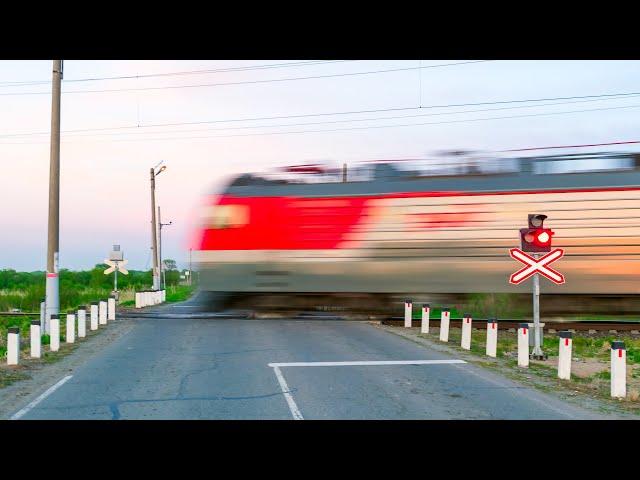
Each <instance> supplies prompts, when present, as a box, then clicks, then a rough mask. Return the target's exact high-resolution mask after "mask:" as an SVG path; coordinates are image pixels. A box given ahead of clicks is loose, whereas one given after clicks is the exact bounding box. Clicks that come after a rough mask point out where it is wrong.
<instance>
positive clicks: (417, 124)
mask: <svg viewBox="0 0 640 480" xmlns="http://www.w3.org/2000/svg"><path fill="white" fill-rule="evenodd" d="M628 108H640V104H638V105H626V106H619V107H603V108H592V109H583V110H569V111H564V112H547V113H531V114H524V115H507V116H500V117H485V118H473V119H459V120H448V121H440V122H421V123H407V124H392V125H374V126H366V127H346V128H336V129H320V130H290V131H280V132H260V133H246V134H229V135H204V136H188V137H164V138H132V139H113V140H106V141H107V142H109V141H110V142H136V141H147V142H148V141H159V140H194V139H207V138H233V137H252V136H271V135H287V134H304V133H326V132H340V131H355V130H372V129H379V128H394V127H416V126H423V125H444V124H453V123H467V122H481V121H487V120H505V119H513V118H528V117H540V116H552V115H568V114H574V113H585V112H595V111H605V110H619V109H628ZM93 141H94V142H95V141H98V142H99V141H100V140H93ZM103 141H104V140H103ZM14 144H15V143H14ZM22 144H28V143H25V142H22Z"/></svg>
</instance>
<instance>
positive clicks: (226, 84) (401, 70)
mask: <svg viewBox="0 0 640 480" xmlns="http://www.w3.org/2000/svg"><path fill="white" fill-rule="evenodd" d="M491 61H493V60H473V61H468V62H457V63H445V64H440V65H424V66H419V67H404V68H389V69H382V70H369V71H366V72H350V73H333V74H327V75H310V76H306V77H286V78H273V79H270V80H245V81H239V82H219V83H201V84H193V85H169V86H164V87H132V88H111V89H108V88H107V89H101V90H70V91H66V92H63V94H65V95H66V94H72V93H112V92H137V91H153V90H171V89H179V88H201V87H221V86H229V85H250V84H260V83H273V82H291V81H296V80H312V79H318V78H335V77H349V76H356V75H372V74H378V73H392V72H404V71H409V70H418V69H422V68H440V67H451V66H456V65H467V64H471V63H482V62H491ZM49 93H50V92H10V93H0V96H24V95H48V94H49Z"/></svg>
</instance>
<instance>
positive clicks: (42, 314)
mask: <svg viewBox="0 0 640 480" xmlns="http://www.w3.org/2000/svg"><path fill="white" fill-rule="evenodd" d="M45 312H46V305H45V303H44V298H43V299H42V301H41V302H40V331H41V332H44V328H45V324H44V322H45Z"/></svg>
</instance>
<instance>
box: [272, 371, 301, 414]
mask: <svg viewBox="0 0 640 480" xmlns="http://www.w3.org/2000/svg"><path fill="white" fill-rule="evenodd" d="M273 371H274V372H275V374H276V377H277V378H278V383H279V384H280V388H281V389H282V393H284V398H286V399H287V404H288V405H289V410H291V415H292V416H293V419H294V420H304V418H303V417H302V414H301V413H300V410H298V406H297V405H296V402H295V400H294V399H293V397H292V396H291V393H290V392H289V386H288V385H287V382H286V380H285V379H284V377H283V376H282V372H281V371H280V369H279V368H278V367H273Z"/></svg>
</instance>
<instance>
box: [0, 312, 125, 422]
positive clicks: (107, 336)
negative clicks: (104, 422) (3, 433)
mask: <svg viewBox="0 0 640 480" xmlns="http://www.w3.org/2000/svg"><path fill="white" fill-rule="evenodd" d="M134 326H135V320H134V319H130V320H128V319H124V318H121V319H118V320H115V321H110V322H109V323H108V324H107V325H106V326H101V327H100V329H99V330H97V331H94V332H90V331H89V332H87V337H86V338H84V339H82V340H81V339H78V338H76V342H75V343H73V344H66V343H64V342H61V343H60V351H58V352H50V351H48V350H49V346H48V345H47V346H43V353H44V355H43V357H42V358H40V359H31V358H28V357H26V356H25V355H22V357H21V359H20V362H21V363H20V365H16V366H8V365H6V363H5V364H3V365H0V379H4V381H3V382H0V418H2V419H8V418H9V417H10V416H11V415H13V414H14V413H15V412H16V411H18V410H19V409H20V408H22V407H24V406H25V405H27V404H28V403H29V402H31V401H32V400H34V399H35V398H37V396H38V395H40V394H42V393H43V392H44V391H45V390H47V389H48V388H49V387H51V386H52V385H54V384H55V383H56V382H58V381H59V380H60V379H61V378H63V377H64V376H66V375H69V374H71V373H72V372H73V371H74V370H75V369H76V368H78V367H80V366H82V365H83V364H84V363H85V362H87V361H88V360H89V359H91V358H92V357H93V356H95V355H96V354H98V353H99V352H100V351H102V350H103V349H104V348H105V347H107V346H108V345H109V344H111V343H112V342H113V341H115V340H117V339H118V338H120V337H122V336H123V335H126V334H127V333H128V332H129V331H130V330H131V329H132V328H133V327H134ZM3 385H4V387H3Z"/></svg>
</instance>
